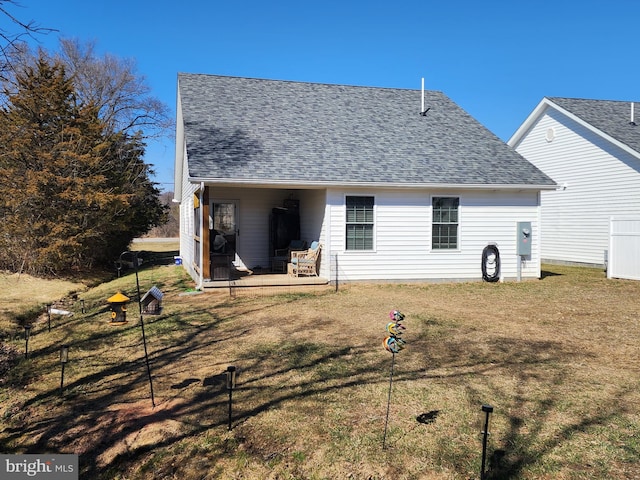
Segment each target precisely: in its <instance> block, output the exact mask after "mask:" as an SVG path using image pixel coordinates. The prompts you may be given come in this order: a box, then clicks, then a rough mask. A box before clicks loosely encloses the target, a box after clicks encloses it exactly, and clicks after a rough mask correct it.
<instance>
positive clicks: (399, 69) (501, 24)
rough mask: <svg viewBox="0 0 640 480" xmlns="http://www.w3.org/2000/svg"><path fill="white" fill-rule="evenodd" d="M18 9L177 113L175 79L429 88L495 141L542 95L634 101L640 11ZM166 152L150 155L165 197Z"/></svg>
mask: <svg viewBox="0 0 640 480" xmlns="http://www.w3.org/2000/svg"><path fill="white" fill-rule="evenodd" d="M16 1H18V2H19V3H20V4H21V7H20V8H16V7H13V8H11V12H12V13H14V14H15V15H16V16H17V17H18V18H20V19H21V20H23V21H28V20H34V21H35V22H36V23H38V24H39V25H40V26H42V27H49V28H55V29H57V30H59V32H54V33H51V34H49V35H47V36H44V37H41V38H40V43H41V44H42V45H43V46H44V47H46V48H47V49H50V50H56V49H57V46H58V37H59V36H63V37H72V38H78V39H80V40H87V41H88V40H95V41H96V42H97V47H98V51H99V52H101V53H106V52H108V53H111V54H114V55H117V56H119V57H126V58H133V59H135V60H136V62H137V65H138V71H139V73H140V74H141V75H144V76H145V77H146V78H147V81H148V83H149V85H150V86H151V88H152V89H153V94H154V95H155V96H156V97H158V98H160V99H161V100H162V101H164V102H165V103H166V104H167V105H168V106H169V107H170V109H171V110H172V112H174V114H175V103H176V76H177V74H178V72H189V73H209V74H219V75H234V76H243V77H256V78H271V79H279V80H295V81H305V82H320V83H337V84H345V85H362V86H378V87H391V88H409V89H416V90H418V89H420V83H421V78H422V77H424V78H425V88H427V89H432V90H440V91H442V92H444V93H445V94H446V95H447V96H449V97H450V98H451V99H452V100H453V101H455V102H456V103H458V104H459V105H460V106H461V107H462V108H464V109H465V110H466V111H467V112H469V113H470V114H471V115H472V116H474V117H475V118H476V119H477V120H479V121H480V122H481V123H483V124H484V125H485V126H486V127H487V128H488V129H489V130H491V131H492V132H493V133H494V134H496V135H497V136H498V137H500V138H501V139H503V140H504V141H507V140H508V139H509V137H510V136H511V135H512V134H513V132H515V130H516V129H517V128H518V126H519V125H520V124H521V123H522V122H523V121H524V120H525V118H526V117H527V115H528V114H529V113H530V112H531V111H532V110H533V108H534V107H535V106H536V105H537V104H538V102H539V101H540V100H541V99H542V98H543V97H544V96H549V97H552V96H563V97H578V98H594V99H607V100H625V101H631V100H635V101H640V94H638V87H639V83H638V79H639V75H638V74H639V71H640V61H639V58H638V44H637V41H636V40H637V38H638V29H637V24H638V19H640V2H638V1H637V0H602V1H594V0H580V1H574V0H554V1H549V0H538V1H535V2H534V1H527V2H519V1H514V0H510V1H503V0H486V1H484V2H480V1H477V0H475V1H467V0H460V1H456V0H449V1H447V2H445V1H442V0H438V1H435V0H421V1H418V0H399V1H396V2H390V1H386V2H382V1H376V0H369V1H360V0H352V1H349V0H339V1H334V0H323V1H322V2H305V1H300V0H298V1H290V0H286V1H277V0H272V1H270V2H265V1H264V0H263V1H254V0H244V1H238V2H236V1H224V2H223V1H220V0H190V1H189V0H186V1H185V0H183V1H176V0H171V1H168V0H127V1H123V0H109V1H104V0H91V1H87V0H57V1H52V0H16ZM7 28H9V27H7ZM418 101H419V100H418ZM174 149H175V147H174V141H173V138H171V139H167V140H164V141H159V142H154V143H150V144H149V145H148V149H147V154H146V161H147V163H151V164H153V165H154V168H155V170H156V177H155V179H156V181H157V182H159V183H161V188H162V189H164V190H172V189H173V157H174Z"/></svg>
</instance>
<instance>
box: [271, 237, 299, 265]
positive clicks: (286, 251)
mask: <svg viewBox="0 0 640 480" xmlns="http://www.w3.org/2000/svg"><path fill="white" fill-rule="evenodd" d="M306 249H307V241H306V240H291V242H289V246H288V247H287V248H277V249H276V250H275V252H274V257H286V258H287V260H289V257H290V256H291V252H294V251H298V250H306Z"/></svg>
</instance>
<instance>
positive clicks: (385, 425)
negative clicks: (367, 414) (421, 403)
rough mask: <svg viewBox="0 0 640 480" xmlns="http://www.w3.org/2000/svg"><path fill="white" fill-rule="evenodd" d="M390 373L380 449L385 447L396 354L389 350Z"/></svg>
mask: <svg viewBox="0 0 640 480" xmlns="http://www.w3.org/2000/svg"><path fill="white" fill-rule="evenodd" d="M391 353H392V356H391V374H390V375H389V396H388V398H387V418H386V420H385V422H384V436H383V437H382V449H383V450H384V449H385V448H386V443H387V427H388V426H389V410H390V408H391V387H392V385H393V367H394V365H395V363H396V354H395V353H394V352H391Z"/></svg>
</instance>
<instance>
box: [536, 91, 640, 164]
mask: <svg viewBox="0 0 640 480" xmlns="http://www.w3.org/2000/svg"><path fill="white" fill-rule="evenodd" d="M549 100H550V101H552V102H553V103H555V104H556V105H557V106H559V107H561V108H563V109H564V110H566V111H568V112H570V113H572V114H573V115H575V116H576V117H578V118H580V119H582V120H583V121H584V122H586V123H588V124H590V125H591V126H593V127H595V128H597V129H598V130H600V131H601V132H603V133H605V134H606V135H608V136H610V137H611V138H614V139H615V140H617V141H619V142H621V143H623V144H625V145H627V146H628V147H630V148H632V149H633V150H635V151H636V152H638V153H639V154H640V126H639V125H636V124H632V123H631V102H622V101H615V100H587V99H581V98H562V97H550V98H549ZM636 109H637V113H636V114H635V118H638V122H637V123H638V124H640V102H636V103H635V108H634V111H635V110H636ZM634 123H636V122H634Z"/></svg>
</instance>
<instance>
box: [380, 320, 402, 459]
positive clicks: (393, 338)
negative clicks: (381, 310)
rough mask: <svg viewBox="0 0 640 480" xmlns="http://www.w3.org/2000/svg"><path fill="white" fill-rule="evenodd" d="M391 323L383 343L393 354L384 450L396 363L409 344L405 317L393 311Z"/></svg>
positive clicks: (384, 441) (384, 440)
mask: <svg viewBox="0 0 640 480" xmlns="http://www.w3.org/2000/svg"><path fill="white" fill-rule="evenodd" d="M389 317H390V318H391V320H392V321H391V322H389V323H387V327H386V330H387V334H388V335H387V336H386V337H385V338H384V340H383V341H382V346H383V347H384V348H385V350H387V351H388V352H391V374H390V375H389V396H388V398H387V418H386V420H385V424H384V437H383V438H382V448H385V447H386V441H387V427H388V426H389V410H390V408H391V390H392V386H393V368H394V366H395V363H396V353H398V352H400V350H402V349H403V348H404V346H405V345H406V343H407V342H405V341H404V340H403V339H402V334H403V333H404V331H405V326H404V325H403V324H402V321H403V320H404V315H403V314H402V313H400V312H399V311H398V310H392V311H391V312H389Z"/></svg>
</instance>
